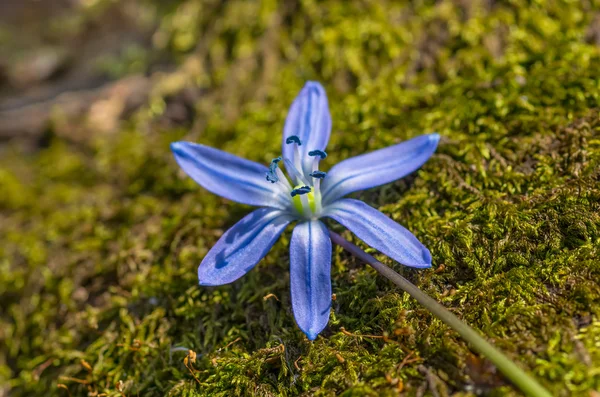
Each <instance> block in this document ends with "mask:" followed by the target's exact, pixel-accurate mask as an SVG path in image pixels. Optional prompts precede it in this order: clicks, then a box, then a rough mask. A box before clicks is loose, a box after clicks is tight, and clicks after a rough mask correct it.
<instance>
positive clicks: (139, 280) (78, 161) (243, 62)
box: [0, 0, 600, 396]
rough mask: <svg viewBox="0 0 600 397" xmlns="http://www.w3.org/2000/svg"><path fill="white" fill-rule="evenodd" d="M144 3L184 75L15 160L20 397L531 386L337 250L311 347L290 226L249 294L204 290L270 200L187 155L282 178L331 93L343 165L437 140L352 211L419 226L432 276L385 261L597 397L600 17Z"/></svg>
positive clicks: (157, 80)
mask: <svg viewBox="0 0 600 397" xmlns="http://www.w3.org/2000/svg"><path fill="white" fill-rule="evenodd" d="M143 4H146V3H143ZM146 6H147V7H153V8H152V9H153V10H155V12H157V13H158V15H159V16H160V17H161V18H162V19H161V24H160V26H159V27H158V28H157V32H156V33H155V35H154V48H153V49H152V51H156V52H162V53H168V54H170V56H172V57H173V59H176V60H177V62H178V65H179V66H178V67H177V68H176V69H173V70H171V71H169V72H163V73H160V74H155V76H154V78H153V82H154V85H153V90H152V93H151V96H150V98H149V100H148V103H147V104H146V105H144V106H143V107H142V108H141V109H139V110H137V111H136V112H135V113H134V114H131V115H129V116H128V117H127V119H126V120H125V121H124V122H122V123H121V125H120V128H119V130H118V132H116V133H112V134H109V133H105V134H102V133H95V132H94V129H93V126H90V125H89V124H88V123H85V122H84V121H83V120H82V121H80V122H79V124H77V123H75V124H74V125H75V126H74V127H73V123H70V124H69V126H70V128H71V129H72V128H75V129H76V130H77V131H78V134H79V135H80V139H73V138H72V132H70V133H66V132H65V129H66V124H65V123H64V122H63V121H62V120H61V118H60V117H58V116H57V117H55V118H54V119H53V124H52V127H51V128H50V129H49V131H48V132H47V134H46V135H45V137H44V139H43V142H41V144H40V145H39V147H38V148H36V149H34V150H32V149H31V147H30V146H27V145H23V144H21V142H19V141H18V140H14V141H12V142H11V143H8V144H4V147H3V148H2V152H1V157H0V293H1V294H2V296H1V302H2V305H1V309H0V346H1V350H0V384H2V383H4V385H5V386H4V387H3V388H2V387H0V394H2V393H3V392H4V393H5V394H6V395H10V396H33V395H40V396H42V395H43V396H68V395H73V396H79V395H81V396H84V395H89V396H100V395H106V396H138V395H139V396H165V395H169V396H245V395H255V396H280V395H281V396H298V395H304V396H312V395H315V396H333V395H343V396H396V395H406V396H424V395H426V396H449V395H453V396H472V395H475V394H484V395H490V396H517V395H519V393H518V391H516V390H514V389H513V388H512V387H511V386H510V385H508V384H506V383H505V381H504V380H503V378H502V377H501V376H500V375H499V374H497V373H495V371H494V369H493V367H491V366H490V365H489V364H488V363H487V362H486V361H482V360H480V359H478V358H477V357H476V356H474V355H473V353H472V352H471V351H470V350H469V348H468V346H467V345H466V344H465V343H464V342H463V341H462V340H461V339H460V338H459V337H458V336H457V335H456V334H455V333H454V332H452V331H450V330H449V329H448V328H447V327H445V326H444V325H443V324H441V323H440V322H439V321H438V320H436V319H435V318H433V317H432V316H431V315H430V314H428V312H427V311H426V310H424V309H422V308H421V307H419V305H418V304H417V303H416V302H415V301H413V300H412V299H411V298H410V297H408V296H407V295H406V294H403V293H402V292H401V291H398V290H397V289H395V288H394V287H393V286H392V285H391V284H390V283H389V282H387V281H386V280H385V279H382V278H381V277H380V276H378V275H377V274H376V273H375V272H374V271H372V270H371V269H369V268H367V267H365V266H364V265H363V264H361V263H359V262H358V261H357V260H355V259H354V258H352V257H350V256H349V255H348V254H346V253H345V252H343V251H342V250H340V249H339V248H335V249H334V259H333V269H332V283H333V291H334V292H335V294H336V299H335V301H334V302H333V307H332V311H331V320H330V323H329V326H328V328H327V329H326V330H325V331H324V332H323V333H322V334H321V336H320V337H319V338H318V339H317V340H316V341H315V342H312V343H311V342H309V341H308V340H307V339H306V338H305V337H304V335H303V334H302V333H301V331H300V330H299V329H298V328H297V327H296V325H295V323H294V319H293V316H292V313H291V309H290V297H289V282H288V274H289V273H288V267H289V260H288V253H287V249H288V243H289V233H288V234H287V235H285V236H284V237H283V238H282V239H281V240H280V241H279V242H278V243H277V244H276V245H275V247H274V248H273V250H272V251H271V252H270V253H269V255H268V256H267V257H266V258H265V259H264V260H263V261H262V262H261V263H260V264H259V265H258V266H257V267H256V268H255V269H254V270H253V271H251V272H250V273H249V274H248V275H246V276H245V277H243V278H242V279H241V280H239V281H237V282H235V283H234V284H232V285H229V286H224V287H218V288H203V287H199V286H197V279H196V269H197V266H198V264H199V262H200V260H201V259H202V257H203V255H205V254H206V252H207V250H208V249H209V248H210V247H211V246H212V244H214V242H215V241H216V240H217V239H218V237H219V236H220V235H221V233H223V231H225V230H226V229H227V228H228V227H229V226H231V225H232V224H234V223H235V222H236V220H238V219H239V218H240V217H241V216H243V215H244V214H245V213H247V212H248V211H249V210H250V208H248V207H245V206H241V205H238V204H235V203H232V202H228V201H226V200H224V199H221V198H219V197H216V196H215V195H212V194H210V193H208V192H207V191H204V190H203V189H202V188H200V187H198V186H197V185H195V184H194V182H192V181H191V180H190V179H189V178H187V177H185V175H183V174H182V173H181V172H180V171H179V169H178V167H177V165H176V164H175V162H174V160H173V158H172V155H171V153H170V151H169V148H168V145H169V143H170V142H171V141H174V140H179V139H186V140H191V141H196V142H200V143H203V144H208V145H211V146H214V147H218V148H220V149H223V150H227V151H229V152H232V153H235V154H237V155H240V156H244V157H247V158H249V159H252V160H255V161H259V162H263V163H268V162H269V161H270V159H271V158H273V157H275V156H277V155H278V154H279V151H280V134H281V130H282V126H283V121H284V118H285V114H286V111H287V108H288V106H289V104H290V103H291V101H292V99H293V98H294V96H295V94H296V93H297V92H298V91H299V89H300V88H301V86H302V85H303V84H304V82H305V81H306V80H319V81H321V82H322V83H323V84H324V85H325V87H326V89H327V91H328V94H329V101H330V107H331V112H332V117H333V120H334V122H333V132H332V138H331V142H330V145H329V147H328V152H329V154H330V156H329V157H328V159H327V161H326V162H325V168H326V167H329V166H331V165H332V164H334V163H335V162H337V161H339V160H341V159H344V158H346V157H349V156H352V155H357V154H360V153H363V152H365V151H371V150H375V149H379V148H382V147H385V146H387V145H390V144H394V143H397V142H400V141H402V140H405V139H408V138H411V137H414V136H416V135H419V134H422V133H427V132H433V131H437V132H439V133H440V134H441V135H442V136H443V138H442V140H441V142H440V146H439V149H438V151H437V153H436V154H435V155H434V156H433V158H432V159H431V160H430V161H429V162H428V163H427V164H426V165H425V166H424V167H423V168H422V169H421V170H419V171H418V172H417V173H415V174H414V175H412V176H410V177H408V178H406V179H404V180H402V181H399V182H397V183H393V184H390V185H386V186H384V187H382V188H377V189H373V190H370V191H366V192H363V193H361V194H358V195H357V197H360V198H361V199H363V200H365V201H366V202H367V203H369V204H371V205H373V206H375V207H378V208H379V209H381V210H382V211H383V212H385V213H386V214H388V215H389V216H391V217H392V218H393V219H395V220H397V221H398V222H400V223H402V224H403V225H405V226H406V227H407V228H409V229H410V230H411V231H413V232H414V233H415V234H416V235H417V237H418V238H419V239H420V240H421V241H422V242H423V243H424V244H425V245H426V246H428V247H429V248H430V250H431V253H432V255H433V268H432V269H431V270H424V271H420V270H412V269H406V268H402V267H401V266H400V265H398V264H395V263H392V262H390V261H389V260H387V259H386V258H383V257H381V258H380V259H381V260H382V261H384V262H386V263H388V264H390V265H391V266H393V267H394V268H395V269H397V270H398V271H400V272H401V273H402V274H404V275H405V276H406V277H408V278H409V279H410V280H412V281H413V282H414V283H415V284H417V285H418V286H419V287H420V288H422V289H423V290H424V291H426V292H427V293H428V294H430V295H431V296H433V297H434V298H436V299H437V300H439V301H441V302H442V303H443V304H444V305H445V306H446V307H448V308H449V309H450V310H451V311H453V312H454V313H455V314H457V315H458V316H459V317H460V318H462V319H463V320H464V321H466V322H467V323H469V324H470V325H472V326H473V327H475V328H476V329H478V330H480V331H481V332H482V333H483V334H484V335H485V336H486V337H487V338H488V339H489V340H491V341H493V342H494V343H495V344H496V345H497V346H498V347H499V348H500V349H501V350H503V351H504V352H505V353H506V354H507V355H508V356H509V357H511V358H512V359H514V360H515V361H517V362H518V363H520V365H521V366H522V367H523V368H525V369H527V370H528V371H530V372H531V373H532V374H534V375H535V376H536V377H537V378H538V379H539V380H540V381H541V382H542V383H543V384H544V385H545V386H546V387H548V388H549V389H550V390H552V392H553V394H555V395H557V396H569V395H573V396H597V395H598V394H597V392H598V391H600V286H599V283H598V280H599V279H600V114H599V108H600V13H599V10H600V5H599V4H598V2H596V1H566V0H536V1H525V0H510V1H483V0H481V1H473V2H467V1H460V2H451V1H437V2H434V1H424V0H420V1H415V2H408V1H402V2H392V1H389V2H388V1H381V2H368V1H360V2H345V1H338V0H327V1H323V2H318V3H317V2H314V1H311V0H303V1H286V2H281V3H280V2H275V1H264V2H261V3H259V2H247V1H241V0H239V1H236V0H234V1H230V2H226V3H224V2H219V1H214V0H213V1H205V2H200V1H196V0H187V1H180V2H178V3H176V4H174V5H173V6H172V7H166V8H164V9H163V8H156V9H155V8H154V6H153V5H151V4H146ZM182 103H184V104H185V106H184V107H185V108H186V109H187V113H186V114H187V115H188V117H187V118H186V119H185V120H184V121H183V122H181V121H180V122H179V123H174V122H173V121H172V119H170V118H169V115H170V114H172V108H173V106H179V107H181V106H183V105H182ZM331 227H332V228H333V229H334V230H336V231H340V232H341V231H342V229H341V228H340V227H339V226H338V225H335V224H333V223H332V224H331ZM343 235H344V236H345V237H346V238H348V239H351V240H352V241H354V242H356V243H358V244H361V243H360V242H359V241H357V240H356V239H355V238H354V237H353V236H352V235H351V234H350V233H349V232H344V234H343ZM363 247H364V246H363ZM365 248H366V247H365ZM270 294H272V295H270ZM384 335H386V336H387V338H386V339H383V338H381V336H384ZM188 349H191V350H193V351H194V352H196V353H197V358H196V362H195V363H191V362H190V361H189V360H188V365H193V368H194V370H189V369H188V368H186V366H185V364H184V358H185V357H186V355H187V354H188V353H187V350H188ZM594 391H595V392H594ZM103 393H104V394H103ZM594 393H596V394H594Z"/></svg>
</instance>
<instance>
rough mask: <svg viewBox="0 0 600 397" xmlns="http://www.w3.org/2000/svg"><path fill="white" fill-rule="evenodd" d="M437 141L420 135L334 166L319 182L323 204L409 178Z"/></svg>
mask: <svg viewBox="0 0 600 397" xmlns="http://www.w3.org/2000/svg"><path fill="white" fill-rule="evenodd" d="M439 140H440V136H439V135H438V134H429V135H421V136H418V137H416V138H413V139H411V140H408V141H406V142H402V143H399V144H397V145H394V146H390V147H387V148H385V149H380V150H376V151H374V152H371V153H367V154H363V155H360V156H356V157H352V158H349V159H347V160H344V161H342V162H340V163H338V164H336V165H335V166H333V167H332V168H331V169H330V170H329V172H328V173H327V177H325V179H323V184H322V185H321V186H322V192H323V203H324V204H326V203H331V202H332V201H334V200H336V199H338V198H340V197H343V196H345V195H347V194H348V193H352V192H355V191H357V190H363V189H369V188H372V187H375V186H379V185H383V184H386V183H389V182H392V181H395V180H396V179H400V178H402V177H404V176H406V175H408V174H410V173H411V172H413V171H415V170H417V169H418V168H419V167H421V166H422V165H423V164H424V163H425V162H426V161H427V160H428V159H429V157H431V155H432V154H433V152H435V149H436V147H437V144H438V142H439Z"/></svg>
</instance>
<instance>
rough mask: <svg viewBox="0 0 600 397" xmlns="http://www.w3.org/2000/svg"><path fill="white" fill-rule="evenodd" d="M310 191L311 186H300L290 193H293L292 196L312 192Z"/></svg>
mask: <svg viewBox="0 0 600 397" xmlns="http://www.w3.org/2000/svg"><path fill="white" fill-rule="evenodd" d="M310 191H311V188H310V186H300V187H299V188H297V189H294V190H292V192H291V193H290V194H291V195H292V197H295V196H298V195H301V194H306V193H310Z"/></svg>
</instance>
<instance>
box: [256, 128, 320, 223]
mask: <svg viewBox="0 0 600 397" xmlns="http://www.w3.org/2000/svg"><path fill="white" fill-rule="evenodd" d="M285 143H286V144H288V145H294V151H293V155H292V158H282V157H277V158H275V159H273V161H271V165H270V166H269V171H268V172H267V175H266V178H267V181H269V182H271V183H273V184H276V188H278V189H280V190H281V191H283V192H284V193H285V194H289V197H290V201H291V207H293V208H294V209H295V210H296V211H297V212H298V214H299V215H300V216H301V217H303V218H306V219H316V218H318V217H319V216H320V214H321V210H322V206H321V179H323V178H325V175H327V174H326V173H325V172H323V171H319V161H320V160H322V159H324V158H325V157H327V153H325V152H324V151H322V150H311V151H309V152H308V156H309V157H312V166H311V167H310V171H309V170H307V169H306V168H307V167H303V165H302V158H301V153H300V148H299V147H300V146H302V142H301V141H300V138H298V137H297V136H295V135H292V136H290V137H288V138H287V139H286V140H285ZM282 160H283V163H284V164H285V169H286V171H287V174H288V175H289V179H290V180H291V181H292V183H290V181H289V180H288V177H287V176H286V175H285V174H284V173H283V171H281V169H280V168H279V163H280V162H281V161H282ZM305 164H306V163H305ZM308 165H311V163H308ZM292 186H294V187H292Z"/></svg>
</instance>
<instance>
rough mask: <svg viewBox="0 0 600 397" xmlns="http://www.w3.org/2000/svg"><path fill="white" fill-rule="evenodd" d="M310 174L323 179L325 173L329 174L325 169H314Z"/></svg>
mask: <svg viewBox="0 0 600 397" xmlns="http://www.w3.org/2000/svg"><path fill="white" fill-rule="evenodd" d="M308 175H310V176H312V177H313V178H317V179H323V178H325V175H327V173H326V172H323V171H313V172H311V173H310V174H308Z"/></svg>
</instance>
